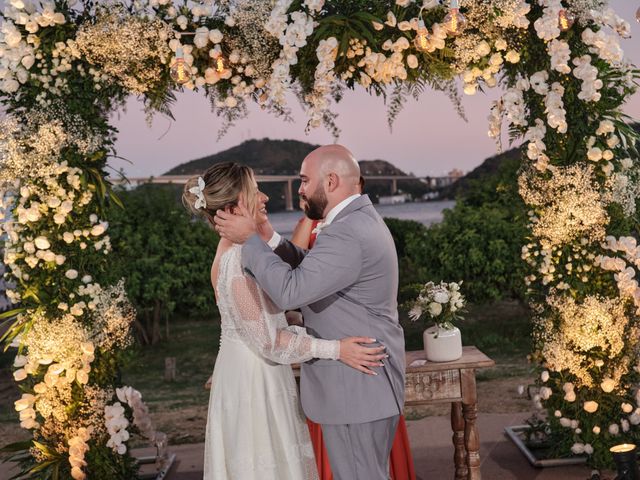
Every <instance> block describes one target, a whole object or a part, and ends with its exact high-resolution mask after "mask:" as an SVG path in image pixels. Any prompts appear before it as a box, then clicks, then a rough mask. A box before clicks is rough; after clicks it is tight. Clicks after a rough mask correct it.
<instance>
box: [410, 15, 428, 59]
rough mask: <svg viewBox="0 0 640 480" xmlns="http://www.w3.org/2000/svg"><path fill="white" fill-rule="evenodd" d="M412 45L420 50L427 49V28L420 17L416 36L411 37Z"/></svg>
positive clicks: (424, 50)
mask: <svg viewBox="0 0 640 480" xmlns="http://www.w3.org/2000/svg"><path fill="white" fill-rule="evenodd" d="M413 45H414V46H415V47H416V50H418V51H420V52H426V51H428V49H429V30H427V27H426V26H425V24H424V21H423V20H422V19H420V21H419V22H418V31H417V33H416V38H414V39H413Z"/></svg>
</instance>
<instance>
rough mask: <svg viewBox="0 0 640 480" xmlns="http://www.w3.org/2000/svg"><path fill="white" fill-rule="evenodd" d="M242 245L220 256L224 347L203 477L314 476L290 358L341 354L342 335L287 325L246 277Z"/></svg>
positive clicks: (288, 479)
mask: <svg viewBox="0 0 640 480" xmlns="http://www.w3.org/2000/svg"><path fill="white" fill-rule="evenodd" d="M240 254H241V247H240V246H239V245H234V246H232V247H231V248H230V249H229V250H228V251H226V252H225V253H224V254H223V255H222V257H221V258H220V266H219V274H218V282H217V295H218V308H219V310H220V316H221V319H222V334H221V337H220V350H219V352H218V357H217V359H216V364H215V368H214V371H213V378H212V383H211V397H210V400H209V416H208V420H207V431H206V440H205V458H204V480H315V479H317V478H318V471H317V467H316V463H315V457H314V454H313V448H312V446H311V440H310V438H309V431H308V428H307V424H306V422H305V418H304V415H303V413H302V409H301V407H300V402H299V400H298V393H297V389H296V383H295V379H294V376H293V372H292V370H291V367H290V366H289V365H283V364H290V363H297V362H304V361H307V360H310V359H311V358H330V359H337V357H338V355H339V349H340V344H339V342H338V341H330V340H320V339H316V338H313V337H311V336H309V335H308V334H307V333H306V331H305V330H304V329H302V328H300V327H287V321H286V319H285V316H284V313H283V312H282V311H278V309H277V308H276V307H275V305H274V304H273V303H272V302H271V300H270V299H269V298H268V297H267V295H266V294H265V293H264V292H263V291H262V290H261V289H260V288H259V287H258V286H257V284H256V283H255V281H254V280H253V279H252V278H251V277H250V276H248V275H245V274H243V270H242V265H241V261H240V260H241V259H240Z"/></svg>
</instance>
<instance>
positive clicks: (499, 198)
mask: <svg viewBox="0 0 640 480" xmlns="http://www.w3.org/2000/svg"><path fill="white" fill-rule="evenodd" d="M514 153H515V151H512V152H509V153H507V154H504V155H502V156H501V158H500V159H499V162H497V163H498V166H497V168H495V169H493V170H491V171H487V172H485V173H483V174H481V175H479V176H477V177H476V178H475V179H472V180H469V181H468V182H467V183H466V184H465V186H464V187H463V188H461V189H460V190H459V193H458V198H457V203H456V205H455V207H454V208H453V209H451V210H446V211H445V212H444V219H443V221H442V222H441V223H439V224H436V225H433V226H431V227H429V228H427V227H424V226H422V225H420V224H418V223H416V222H406V221H402V220H394V219H386V222H387V225H388V226H389V229H390V230H391V232H392V235H393V237H394V240H395V242H396V248H397V250H398V258H399V263H400V269H401V272H402V275H401V279H400V301H401V302H403V301H404V300H407V299H408V298H410V297H412V296H413V295H414V294H415V293H416V292H415V291H414V290H415V289H414V288H413V285H414V284H416V283H424V282H426V281H429V280H432V281H435V282H438V281H440V280H446V281H458V280H463V281H464V286H463V289H464V292H465V295H466V296H467V298H468V299H469V300H470V301H471V302H473V303H482V302H488V301H495V300H500V299H502V298H518V299H522V298H523V297H524V290H525V287H524V282H523V278H524V276H525V264H524V262H523V261H522V260H521V258H520V253H521V248H522V245H523V244H525V243H526V238H527V230H526V210H525V207H524V204H523V203H522V200H521V199H520V197H519V195H518V191H517V181H516V179H517V173H518V169H519V166H520V159H519V156H518V155H517V154H514Z"/></svg>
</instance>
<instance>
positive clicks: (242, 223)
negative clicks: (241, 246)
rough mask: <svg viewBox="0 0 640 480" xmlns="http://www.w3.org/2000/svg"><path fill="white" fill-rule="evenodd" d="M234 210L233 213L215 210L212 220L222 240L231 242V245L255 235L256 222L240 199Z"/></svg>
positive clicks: (256, 229)
mask: <svg viewBox="0 0 640 480" xmlns="http://www.w3.org/2000/svg"><path fill="white" fill-rule="evenodd" d="M235 210H236V211H235V212H234V213H232V212H230V211H228V210H217V211H216V216H215V218H214V219H213V220H214V222H215V229H216V231H217V232H218V233H219V234H220V236H221V237H222V238H226V239H228V240H231V241H232V242H233V243H244V242H246V241H247V239H248V238H249V237H250V236H251V235H254V234H255V233H257V231H258V228H257V225H256V220H255V219H254V218H253V216H252V215H251V212H249V210H248V209H247V207H246V206H245V205H244V202H243V201H242V199H241V200H240V201H239V202H238V207H237V208H236V209H235Z"/></svg>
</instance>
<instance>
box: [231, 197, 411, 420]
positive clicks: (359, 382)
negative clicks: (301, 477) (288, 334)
mask: <svg viewBox="0 0 640 480" xmlns="http://www.w3.org/2000/svg"><path fill="white" fill-rule="evenodd" d="M280 257H282V259H281V258H280ZM283 259H284V260H283ZM242 264H243V267H244V268H245V269H247V270H249V271H250V272H251V273H252V274H253V275H254V276H255V278H256V280H257V282H258V283H259V284H260V286H261V287H262V289H263V290H264V291H265V292H266V293H267V294H268V295H269V297H270V298H271V300H272V301H273V302H274V303H275V304H276V305H278V306H279V307H280V308H282V309H283V310H290V309H294V308H302V313H303V314H304V320H305V326H306V327H308V329H309V330H310V331H311V333H312V334H314V335H315V336H317V337H319V338H324V339H331V340H335V339H341V338H343V337H349V336H363V337H372V338H375V339H377V340H378V342H380V343H382V344H383V345H384V346H385V347H386V348H387V353H388V354H389V356H390V358H388V359H387V360H385V367H382V368H375V369H374V370H376V371H377V373H378V375H377V376H373V375H365V374H363V373H361V372H359V371H357V370H355V369H352V368H350V367H348V366H346V365H345V364H343V363H341V362H339V361H333V360H313V361H310V362H307V363H305V364H304V365H303V366H302V377H301V381H300V391H301V399H302V407H303V409H304V411H305V413H306V415H307V416H308V417H309V418H310V419H311V420H313V421H315V422H317V423H321V424H351V423H365V422H372V421H375V420H379V419H382V418H387V417H391V416H393V415H398V414H399V413H401V412H402V405H403V404H404V372H405V358H404V334H403V331H402V327H401V326H400V324H399V323H398V311H397V290H398V258H397V254H396V249H395V245H394V243H393V238H392V237H391V234H390V233H389V230H388V228H387V226H386V225H385V223H384V221H383V220H382V218H381V217H380V215H378V213H377V212H376V210H375V209H374V208H373V205H372V204H371V201H370V200H369V197H368V196H366V195H365V196H361V197H359V198H357V199H355V200H354V201H352V202H351V203H350V204H349V205H348V206H347V207H346V208H345V209H344V210H342V211H341V212H340V213H339V214H338V215H337V216H336V218H335V220H334V221H333V222H332V223H331V224H330V225H328V226H326V227H325V228H324V229H323V230H322V233H321V234H320V235H318V239H317V240H316V243H315V245H314V247H313V249H312V250H309V251H306V250H301V249H299V248H297V247H296V246H295V245H293V244H292V243H291V242H289V241H287V240H282V241H281V243H280V245H279V246H278V248H277V249H276V251H275V253H274V252H272V251H271V249H270V248H269V247H268V246H267V244H265V243H264V242H263V241H262V240H261V239H260V238H259V237H258V236H257V235H255V236H253V237H251V238H250V239H249V240H248V241H247V242H246V243H245V245H244V247H243V248H242Z"/></svg>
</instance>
